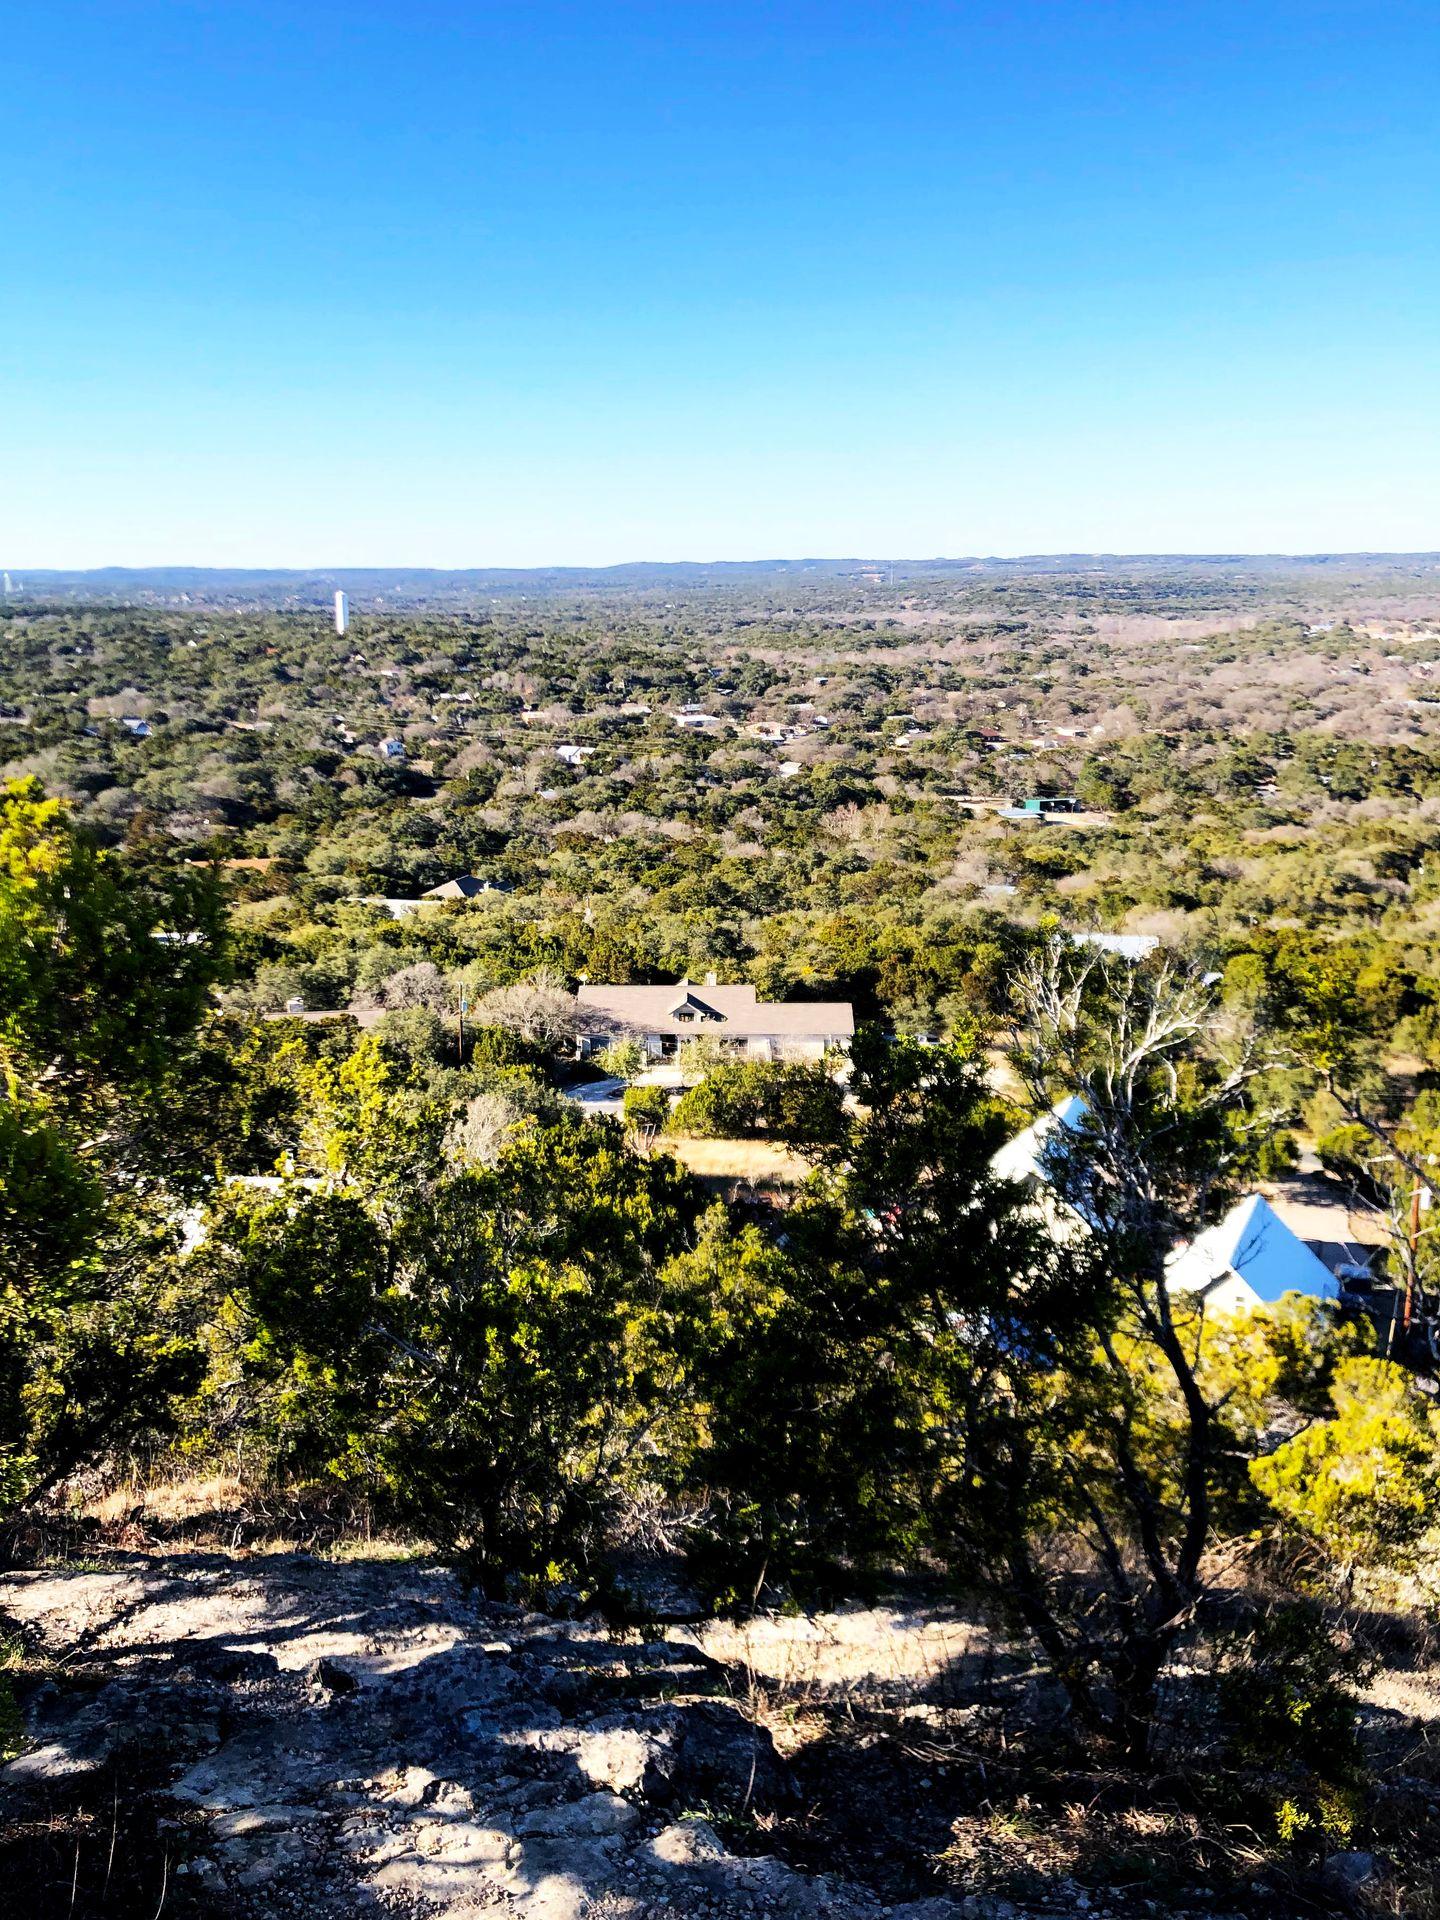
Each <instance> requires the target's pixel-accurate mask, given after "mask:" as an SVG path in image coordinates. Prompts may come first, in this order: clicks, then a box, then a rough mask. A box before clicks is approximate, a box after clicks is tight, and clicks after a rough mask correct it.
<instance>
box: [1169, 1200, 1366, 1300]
mask: <svg viewBox="0 0 1440 1920" xmlns="http://www.w3.org/2000/svg"><path fill="white" fill-rule="evenodd" d="M1165 1284H1166V1286H1167V1287H1168V1288H1169V1289H1170V1291H1171V1292H1172V1293H1189V1294H1193V1295H1194V1296H1195V1297H1196V1299H1197V1300H1198V1301H1199V1303H1200V1304H1201V1305H1202V1306H1204V1307H1205V1308H1206V1309H1207V1310H1208V1311H1211V1312H1216V1313H1242V1312H1244V1311H1246V1310H1247V1309H1248V1308H1251V1307H1261V1306H1264V1307H1271V1306H1274V1304H1275V1302H1276V1301H1277V1300H1279V1299H1280V1298H1281V1297H1282V1295H1284V1294H1287V1293H1303V1294H1306V1295H1307V1296H1308V1297H1309V1298H1310V1299H1312V1300H1334V1299H1337V1298H1338V1297H1339V1293H1340V1282H1339V1281H1338V1280H1337V1279H1336V1277H1335V1275H1334V1274H1333V1273H1332V1272H1331V1271H1330V1269H1329V1268H1328V1267H1327V1266H1326V1265H1325V1263H1324V1261H1322V1260H1320V1259H1319V1258H1317V1256H1316V1255H1315V1254H1313V1253H1312V1252H1311V1251H1310V1249H1309V1247H1307V1246H1306V1244H1305V1242H1304V1241H1303V1240H1301V1239H1300V1238H1299V1237H1298V1235H1296V1234H1294V1233H1292V1232H1291V1230H1290V1229H1289V1227H1287V1226H1286V1224H1285V1222H1284V1221H1283V1220H1282V1219H1281V1218H1280V1216H1279V1214H1277V1213H1276V1212H1275V1209H1274V1208H1273V1207H1272V1206H1271V1205H1270V1202H1269V1201H1268V1200H1267V1199H1266V1198H1265V1197H1264V1195H1263V1194H1259V1193H1252V1194H1250V1195H1248V1196H1247V1197H1246V1198H1245V1199H1244V1200H1240V1201H1237V1202H1236V1204H1235V1205H1234V1206H1233V1207H1232V1208H1231V1209H1230V1211H1229V1213H1227V1214H1226V1216H1225V1218H1224V1219H1223V1220H1220V1221H1217V1223H1216V1224H1215V1225H1214V1226H1213V1227H1206V1229H1205V1230H1204V1232H1203V1233H1197V1234H1196V1236H1195V1238H1194V1239H1193V1240H1192V1241H1191V1242H1190V1243H1189V1245H1188V1246H1183V1247H1177V1248H1176V1250H1175V1252H1174V1253H1172V1254H1171V1256H1170V1258H1169V1260H1168V1261H1167V1263H1166V1269H1165Z"/></svg>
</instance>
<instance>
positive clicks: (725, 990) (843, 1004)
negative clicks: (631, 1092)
mask: <svg viewBox="0 0 1440 1920" xmlns="http://www.w3.org/2000/svg"><path fill="white" fill-rule="evenodd" d="M575 998H576V1001H577V1003H578V1005H579V1009H580V1012H581V1013H582V1014H584V1015H585V1016H586V1017H587V1019H588V1021H589V1023H590V1025H591V1026H592V1028H593V1027H599V1026H604V1025H613V1026H614V1027H615V1028H617V1029H619V1030H621V1031H626V1030H628V1031H629V1032H631V1033H674V1034H687V1033H689V1034H693V1033H694V1031H695V1028H696V1027H697V1026H700V1025H703V1024H705V1022H704V1021H702V1020H701V1019H700V1018H699V1015H700V1013H701V1012H702V1011H703V1013H704V1014H705V1015H707V1016H709V1017H711V1018H714V1019H716V1020H718V1021H723V1022H724V1025H725V1027H726V1029H727V1031H728V1032H729V1034H730V1035H731V1036H732V1037H735V1038H744V1037H746V1036H749V1035H752V1034H753V1035H755V1036H756V1037H757V1038H760V1037H766V1036H771V1037H775V1038H784V1037H785V1036H787V1035H788V1036H792V1037H795V1038H805V1039H810V1038H813V1037H816V1036H819V1037H823V1038H826V1039H837V1040H838V1039H846V1040H848V1039H849V1037H850V1036H851V1034H852V1033H854V1031H855V1013H854V1009H853V1008H852V1007H851V1005H850V1003H849V1001H848V1000H772V1001H765V1000H757V999H756V997H755V989H754V987H752V986H748V985H746V986H719V985H712V984H711V983H710V982H709V981H707V982H706V983H705V984H704V986H702V987H692V986H691V984H690V982H689V981H688V980H678V981H672V982H671V983H670V985H668V986H658V987H652V986H602V985H599V984H595V985H590V984H587V985H585V986H582V987H581V988H580V990H579V992H578V993H577V994H576V996H575ZM677 1010H690V1011H691V1012H692V1017H691V1018H690V1019H688V1020H682V1019H678V1018H677Z"/></svg>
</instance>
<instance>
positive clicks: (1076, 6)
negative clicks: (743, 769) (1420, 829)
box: [0, 0, 1440, 568]
mask: <svg viewBox="0 0 1440 1920" xmlns="http://www.w3.org/2000/svg"><path fill="white" fill-rule="evenodd" d="M1437 81H1440V10H1437V9H1436V8H1435V7H1434V6H1433V5H1431V4H1429V3H1428V0H1427V3H1426V4H1424V5H1418V4H1417V5H1410V4H1404V3H1403V0H1401V3H1399V4H1391V3H1388V0H1378V3H1376V0H1372V4H1369V5H1365V6H1361V5H1326V4H1324V0H1317V3H1316V4H1311V5H1306V6H1299V5H1294V6H1292V5H1276V4H1268V3H1267V0H1250V3H1249V4H1185V0H1151V4H1148V5H1132V4H1123V3H1117V4H1109V3H1108V0H1086V3H1085V4H1080V3H1079V0H1048V3H1047V4H1041V3H1040V0H1012V4H1009V5H1005V6H999V5H994V6H992V5H973V4H924V5H898V6H896V5H888V6H885V5H879V4H876V5H854V4H846V0H831V3H830V4H814V5H808V4H807V5H801V4H794V5H787V4H775V5H754V4H745V3H744V0H739V3H737V4H718V0H717V3H716V4H709V3H708V0H707V3H706V4H692V3H690V0H670V4H663V5H662V4H657V5H651V4H627V0H613V3H612V4H609V5H598V4H588V3H580V0H576V3H575V4H570V5H557V4H552V3H551V0H537V3H536V4H531V5H513V6H510V5H507V6H490V5H484V4H471V5H457V4H442V3H441V0H409V4H405V5H402V4H400V3H399V0H391V4H387V5H383V6H380V5H368V4H364V3H363V0H347V3H346V4H333V3H332V0H303V4H301V3H300V0H295V3H293V4H268V5H259V4H253V3H252V0H209V3H206V4H202V3H201V0H165V3H164V4H158V3H157V0H132V3H131V4H122V3H121V0H96V3H95V4H91V5H82V4H75V3H74V0H46V4H44V5H34V6H29V7H23V8H22V7H12V8H11V9H9V10H8V11H7V25H6V32H5V38H4V43H3V49H0V233H3V235H4V253H5V264H4V268H3V282H0V287H3V291H0V388H3V391H0V404H3V412H0V419H3V421H4V455H3V458H0V559H3V560H4V562H5V564H6V565H9V566H11V567H12V568H13V567H17V566H18V567H20V568H23V567H25V566H27V565H29V566H88V565H101V564H106V563H122V564H131V565H144V564H155V563H161V562H173V563H181V562H193V563H197V564H206V563H208V564H215V565H245V564H252V565H295V566H306V565H342V564H353V565H361V564H371V563H374V564H410V565H423V564H432V565H438V566H463V565H476V566H481V565H528V564H544V563H547V562H576V563H585V564H594V563H601V562H606V561H614V560H624V559H678V558H690V559H705V558H716V557H722V558H749V557H757V556H762V555H795V554H806V553H811V554H862V555H877V556H881V555H888V554H899V555H910V556H919V555H928V554H938V553H948V554H959V553H971V552H981V553H1023V552H1041V551H1048V552H1053V551H1071V550H1086V551H1090V550H1102V549H1108V550H1122V551H1160V550H1190V551H1206V550H1208V551H1215V550H1246V551H1260V550H1272V551H1273V550H1288V551H1298V550H1317V549H1326V548H1328V549H1336V548H1389V549H1403V548H1416V547H1425V548H1431V547H1440V240H1437V234H1440V134H1437V131H1436V113H1435V101H1436V97H1437Z"/></svg>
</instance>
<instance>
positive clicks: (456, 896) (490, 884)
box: [424, 873, 510, 900]
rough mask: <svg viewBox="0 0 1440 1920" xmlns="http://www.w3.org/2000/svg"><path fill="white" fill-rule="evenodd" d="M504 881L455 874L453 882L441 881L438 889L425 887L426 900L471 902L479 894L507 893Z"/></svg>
mask: <svg viewBox="0 0 1440 1920" xmlns="http://www.w3.org/2000/svg"><path fill="white" fill-rule="evenodd" d="M509 891H510V887H509V883H508V881H505V880H482V879H480V878H479V876H478V875H476V874H473V873H457V874H456V876H455V878H454V879H453V880H442V881H441V882H440V884H439V886H438V887H427V888H426V889H425V894H424V898H425V899H427V900H473V899H474V898H475V896H476V894H479V893H508V892H509Z"/></svg>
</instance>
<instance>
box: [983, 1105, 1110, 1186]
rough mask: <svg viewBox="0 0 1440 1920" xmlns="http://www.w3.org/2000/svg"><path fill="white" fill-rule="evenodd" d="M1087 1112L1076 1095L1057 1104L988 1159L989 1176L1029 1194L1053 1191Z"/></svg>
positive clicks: (1087, 1109) (1086, 1108)
mask: <svg viewBox="0 0 1440 1920" xmlns="http://www.w3.org/2000/svg"><path fill="white" fill-rule="evenodd" d="M1088 1112H1089V1108H1088V1107H1087V1106H1086V1104H1085V1102H1084V1101H1083V1100H1082V1099H1081V1098H1080V1095H1079V1094H1078V1093H1071V1094H1067V1095H1066V1097H1065V1098H1064V1099H1063V1100H1057V1101H1056V1103H1055V1105H1054V1106H1053V1107H1052V1108H1051V1109H1050V1111H1049V1112H1048V1113H1042V1114H1041V1116H1040V1118H1039V1119H1038V1120H1034V1121H1032V1122H1031V1123H1030V1125H1029V1126H1028V1127H1026V1129H1025V1131H1024V1132H1023V1133H1017V1134H1016V1136H1015V1138H1014V1139H1013V1140H1007V1141H1006V1142H1005V1144H1004V1146H1003V1147H1001V1148H1000V1150H999V1152H998V1153H995V1154H993V1155H992V1156H991V1160H990V1171H991V1173H992V1174H994V1176H995V1178H996V1179H997V1180H1016V1181H1018V1182H1019V1183H1020V1185H1021V1186H1023V1187H1024V1188H1025V1189H1026V1190H1027V1192H1030V1193H1034V1192H1036V1191H1038V1190H1039V1189H1040V1188H1041V1187H1046V1188H1050V1187H1053V1186H1054V1185H1055V1182H1056V1179H1057V1177H1058V1175H1059V1172H1060V1168H1061V1163H1062V1162H1063V1160H1064V1158H1065V1149H1066V1145H1067V1142H1070V1141H1073V1140H1074V1138H1075V1136H1076V1135H1078V1133H1079V1132H1080V1128H1081V1126H1082V1125H1083V1123H1084V1120H1085V1115H1086V1114H1087V1113H1088Z"/></svg>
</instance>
